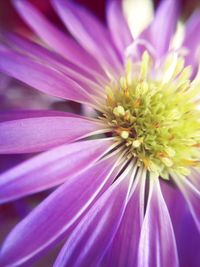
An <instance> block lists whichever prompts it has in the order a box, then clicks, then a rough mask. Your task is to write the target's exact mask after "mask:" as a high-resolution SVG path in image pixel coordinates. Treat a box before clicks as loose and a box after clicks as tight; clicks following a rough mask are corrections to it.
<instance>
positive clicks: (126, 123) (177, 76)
mask: <svg viewBox="0 0 200 267" xmlns="http://www.w3.org/2000/svg"><path fill="white" fill-rule="evenodd" d="M190 76H191V67H186V68H184V60H183V59H182V58H179V57H178V56H177V55H176V54H170V55H168V57H167V58H165V60H163V62H162V63H159V64H157V66H155V65H153V60H152V59H151V58H150V56H149V54H148V53H147V52H144V54H143V56H142V60H141V63H133V62H131V61H130V60H128V62H127V65H126V71H125V74H124V76H122V77H121V78H120V80H119V81H117V82H116V81H115V82H111V84H110V85H109V86H106V93H107V99H106V110H105V114H104V115H103V116H104V120H106V122H107V123H108V125H109V127H111V128H112V133H113V135H114V136H115V137H116V139H120V141H121V142H122V143H123V144H124V145H125V147H126V149H127V154H128V155H129V156H132V157H135V158H137V160H138V164H140V165H143V166H145V168H146V169H148V170H149V171H151V172H154V173H155V174H156V175H160V176H161V177H162V178H164V179H168V178H169V173H171V172H172V171H174V172H176V173H179V174H181V175H188V174H189V168H190V167H199V166H200V164H199V147H200V110H199V108H198V107H199V100H198V99H197V95H198V94H199V90H200V89H199V86H197V85H195V83H192V82H191V81H190V79H189V78H190Z"/></svg>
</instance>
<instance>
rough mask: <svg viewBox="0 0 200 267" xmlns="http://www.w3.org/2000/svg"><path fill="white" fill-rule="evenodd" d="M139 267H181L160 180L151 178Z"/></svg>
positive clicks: (142, 231)
mask: <svg viewBox="0 0 200 267" xmlns="http://www.w3.org/2000/svg"><path fill="white" fill-rule="evenodd" d="M137 266H138V267H149V266H155V267H159V266H162V267H169V266H170V267H178V266H179V263H178V256H177V249H176V242H175V237H174V232H173V228H172V223H171V219H170V216H169V213H168V209H167V206H166V204H165V201H164V199H163V196H162V193H161V190H160V184H159V179H158V178H156V179H154V178H153V177H150V189H149V197H148V203H147V209H146V213H145V218H144V222H143V225H142V230H141V236H140V242H139V251H138V265H137Z"/></svg>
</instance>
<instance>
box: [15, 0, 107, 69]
mask: <svg viewBox="0 0 200 267" xmlns="http://www.w3.org/2000/svg"><path fill="white" fill-rule="evenodd" d="M13 3H14V5H15V7H16V9H17V11H18V12H19V14H20V16H21V17H22V19H24V20H25V22H26V23H27V24H28V25H29V26H30V27H31V28H32V29H33V30H34V31H35V33H36V34H37V35H38V36H39V37H40V38H41V39H42V40H44V42H46V43H47V44H48V45H49V47H51V48H53V49H54V50H55V51H57V52H58V53H60V54H61V55H62V56H64V57H66V58H67V59H69V60H70V61H72V62H76V63H77V64H78V65H80V66H84V67H85V68H87V66H88V68H89V69H95V70H97V71H101V72H102V69H101V67H100V66H99V64H98V63H97V62H96V60H95V59H94V58H93V57H91V55H90V54H88V53H87V52H86V51H85V50H84V49H82V48H81V47H80V46H79V45H78V44H77V43H76V42H75V41H74V40H73V39H71V38H70V37H68V36H67V35H65V34H63V33H62V32H61V31H59V30H58V29H57V28H56V27H55V26H54V25H53V24H51V23H50V22H49V21H48V20H47V19H46V18H45V17H43V16H42V14H40V12H39V11H37V10H36V8H35V7H34V6H33V5H31V4H30V2H28V1H27V0H15V1H13Z"/></svg>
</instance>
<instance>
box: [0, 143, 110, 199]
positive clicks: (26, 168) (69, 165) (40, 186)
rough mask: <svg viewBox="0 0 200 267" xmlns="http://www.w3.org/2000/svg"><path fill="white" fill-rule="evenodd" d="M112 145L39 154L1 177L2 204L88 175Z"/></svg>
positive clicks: (77, 145)
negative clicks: (72, 178)
mask: <svg viewBox="0 0 200 267" xmlns="http://www.w3.org/2000/svg"><path fill="white" fill-rule="evenodd" d="M111 145H112V141H110V140H108V139H107V140H106V139H102V140H91V141H83V142H77V143H73V144H69V145H63V146H60V147H58V148H55V149H52V150H50V151H48V152H46V153H43V154H40V155H38V156H36V157H34V158H32V159H30V160H27V161H25V162H24V163H22V164H20V165H18V166H17V167H14V168H12V169H10V170H8V171H6V172H4V173H2V174H1V175H0V203H4V202H7V201H13V200H15V199H17V198H21V197H24V196H27V195H30V194H33V193H36V192H39V191H42V190H46V189H49V188H51V187H53V186H56V185H59V184H60V183H63V182H65V181H66V180H68V179H71V177H72V176H75V175H77V174H78V173H80V172H82V171H85V169H87V168H89V167H90V166H91V165H93V164H94V162H95V161H97V160H98V159H99V158H100V157H101V156H102V155H103V154H104V153H105V152H106V150H108V148H109V147H110V146H111Z"/></svg>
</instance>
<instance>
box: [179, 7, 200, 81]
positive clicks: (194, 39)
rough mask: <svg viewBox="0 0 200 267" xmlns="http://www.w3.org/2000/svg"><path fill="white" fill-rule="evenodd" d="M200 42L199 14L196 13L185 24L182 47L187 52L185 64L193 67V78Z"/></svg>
mask: <svg viewBox="0 0 200 267" xmlns="http://www.w3.org/2000/svg"><path fill="white" fill-rule="evenodd" d="M199 42H200V12H199V11H196V12H195V13H194V14H193V15H192V16H191V17H190V18H189V19H188V21H187V22H186V25H185V38H184V40H183V44H182V46H183V47H186V48H187V49H188V50H189V53H188V55H187V56H186V57H185V64H186V65H192V66H193V71H194V72H193V76H194V75H195V74H196V72H197V69H198V66H199V55H198V54H197V52H198V48H199Z"/></svg>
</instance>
